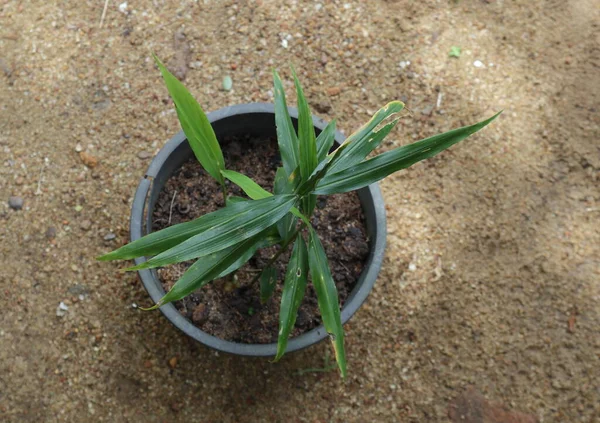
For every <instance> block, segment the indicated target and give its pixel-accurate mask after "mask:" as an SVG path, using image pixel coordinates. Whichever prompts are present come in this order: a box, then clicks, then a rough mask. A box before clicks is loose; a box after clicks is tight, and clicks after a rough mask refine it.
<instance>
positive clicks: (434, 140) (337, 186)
mask: <svg viewBox="0 0 600 423" xmlns="http://www.w3.org/2000/svg"><path fill="white" fill-rule="evenodd" d="M500 113H501V112H500ZM500 113H497V114H495V115H494V116H492V117H491V118H489V119H486V120H484V121H482V122H479V123H476V124H475V125H471V126H465V127H463V128H458V129H454V130H452V131H449V132H446V133H443V134H439V135H435V136H433V137H431V138H427V139H424V140H421V141H417V142H415V143H413V144H409V145H405V146H403V147H398V148H396V149H394V150H391V151H388V152H385V153H383V154H380V155H379V156H376V157H374V158H372V159H369V160H367V161H364V162H362V163H360V164H358V165H356V166H354V167H352V168H349V169H346V170H343V171H341V172H338V173H334V174H328V175H326V176H325V177H324V178H323V179H321V181H319V183H318V184H317V186H316V188H315V190H314V191H313V193H314V194H334V193H340V192H348V191H353V190H356V189H359V188H362V187H365V186H367V185H370V184H372V183H374V182H377V181H379V180H381V179H383V178H385V177H386V176H388V175H390V174H391V173H394V172H396V171H398V170H400V169H404V168H407V167H409V166H411V165H413V164H415V163H417V162H419V161H421V160H424V159H427V158H429V157H433V156H435V155H436V154H438V153H439V152H441V151H443V150H445V149H447V148H448V147H450V146H452V145H454V144H456V143H458V142H460V141H462V140H464V139H465V138H467V137H468V136H469V135H472V134H474V133H475V132H477V131H479V130H480V129H482V128H483V127H485V126H486V125H488V124H489V123H490V122H492V121H493V120H494V119H496V117H498V115H499V114H500Z"/></svg>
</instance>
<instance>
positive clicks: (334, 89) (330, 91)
mask: <svg viewBox="0 0 600 423" xmlns="http://www.w3.org/2000/svg"><path fill="white" fill-rule="evenodd" d="M341 92H342V89H341V88H340V87H331V88H327V94H328V95H330V96H332V97H334V96H336V95H338V94H339V93H341Z"/></svg>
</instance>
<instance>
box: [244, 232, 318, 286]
mask: <svg viewBox="0 0 600 423" xmlns="http://www.w3.org/2000/svg"><path fill="white" fill-rule="evenodd" d="M305 226H306V223H304V222H302V225H301V226H300V227H299V228H298V229H296V230H295V231H294V233H293V234H292V236H290V238H289V239H288V240H287V241H286V242H285V243H284V244H283V245H282V246H281V248H280V249H279V251H277V252H276V253H275V255H274V256H273V257H271V259H270V260H269V262H268V263H267V264H266V265H265V267H263V270H264V269H266V268H267V267H269V266H271V265H272V264H273V263H275V260H277V259H278V258H279V256H280V255H282V254H283V253H284V252H285V250H287V247H289V246H290V244H291V243H292V242H294V241H295V240H296V237H297V236H298V234H299V233H300V231H301V230H302V229H303V228H304V227H305ZM261 274H262V270H261V271H260V273H257V274H256V276H255V277H254V278H252V280H251V281H250V285H252V284H253V283H255V282H256V281H257V280H258V279H259V278H260V275H261Z"/></svg>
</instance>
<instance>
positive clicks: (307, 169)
mask: <svg viewBox="0 0 600 423" xmlns="http://www.w3.org/2000/svg"><path fill="white" fill-rule="evenodd" d="M292 74H293V76H294V85H295V86H296V97H297V100H296V101H297V103H298V151H299V160H300V163H299V164H300V176H301V177H302V180H306V179H308V177H309V176H310V175H311V173H312V171H313V170H315V167H317V140H316V137H315V127H314V125H313V122H312V115H311V113H310V109H309V108H308V103H307V102H306V97H304V91H302V86H301V85H300V81H299V80H298V76H297V75H296V71H295V70H294V69H293V68H292Z"/></svg>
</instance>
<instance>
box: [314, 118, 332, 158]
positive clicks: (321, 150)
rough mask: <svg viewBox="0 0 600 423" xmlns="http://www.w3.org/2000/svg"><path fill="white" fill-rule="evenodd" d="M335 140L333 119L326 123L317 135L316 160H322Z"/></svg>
mask: <svg viewBox="0 0 600 423" xmlns="http://www.w3.org/2000/svg"><path fill="white" fill-rule="evenodd" d="M334 141H335V119H334V120H332V121H331V122H329V123H328V124H327V126H326V127H325V129H323V130H322V131H321V133H320V134H319V136H318V137H317V162H319V163H320V162H321V161H323V159H324V158H325V156H327V154H329V150H330V149H331V146H332V145H333V142H334Z"/></svg>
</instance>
